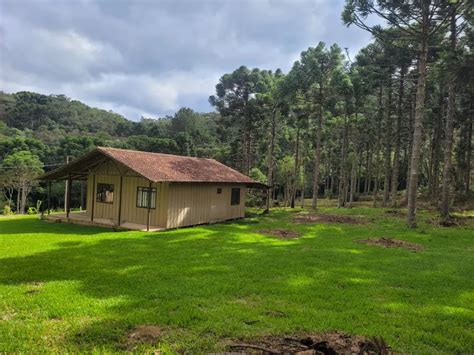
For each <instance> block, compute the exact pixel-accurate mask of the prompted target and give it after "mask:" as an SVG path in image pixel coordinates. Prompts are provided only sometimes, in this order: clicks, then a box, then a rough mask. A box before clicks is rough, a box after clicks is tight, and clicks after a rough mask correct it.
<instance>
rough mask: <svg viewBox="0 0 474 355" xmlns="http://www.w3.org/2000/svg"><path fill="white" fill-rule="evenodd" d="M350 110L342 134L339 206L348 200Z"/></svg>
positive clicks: (342, 205)
mask: <svg viewBox="0 0 474 355" xmlns="http://www.w3.org/2000/svg"><path fill="white" fill-rule="evenodd" d="M347 107H348V104H347V102H346V110H347V109H348V108H347ZM348 116H349V112H346V116H345V118H344V133H343V136H342V149H341V170H340V175H339V199H338V205H337V206H338V207H344V206H345V205H346V200H347V172H346V168H347V167H346V162H347V149H348V134H349V132H348V125H349V117H348Z"/></svg>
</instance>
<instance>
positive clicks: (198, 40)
mask: <svg viewBox="0 0 474 355" xmlns="http://www.w3.org/2000/svg"><path fill="white" fill-rule="evenodd" d="M343 3H344V1H343V0H287V1H284V0H274V1H272V0H232V1H230V0H180V1H178V0H174V1H173V0H169V1H168V0H154V1H152V0H138V1H131V0H130V1H125V0H109V1H106V0H104V1H98V0H95V1H91V0H0V90H2V91H5V92H16V91H20V90H29V91H35V92H40V93H43V94H65V95H67V96H69V97H71V98H73V99H78V100H81V101H83V102H85V103H87V104H89V105H91V106H95V107H99V108H104V109H108V110H113V111H116V112H119V113H121V114H122V115H124V116H125V117H127V118H129V119H133V120H138V119H140V117H141V116H147V117H157V116H163V115H165V114H172V113H173V112H175V111H176V110H177V109H178V108H179V107H182V106H187V107H191V108H193V109H195V110H197V111H210V110H212V108H211V107H210V106H209V104H208V101H207V99H208V97H209V95H211V94H213V93H214V87H215V85H216V83H217V82H218V80H219V77H220V76H222V74H224V73H226V72H230V71H232V70H234V69H236V68H237V67H239V66H240V65H246V66H248V67H259V68H262V69H277V68H281V69H282V70H283V71H285V72H286V71H288V70H289V68H290V67H291V65H292V63H293V62H294V61H295V60H296V59H297V58H298V56H299V53H300V52H301V51H302V50H304V49H306V48H307V47H309V46H314V45H316V44H317V43H318V42H319V41H324V42H326V43H328V44H332V43H334V42H336V43H338V44H339V45H340V46H341V47H343V48H344V47H348V48H349V50H350V53H351V56H354V55H355V53H356V52H357V50H358V49H360V48H361V47H363V46H365V45H366V44H367V43H368V42H369V41H370V36H369V35H368V34H367V33H365V32H364V31H362V30H359V29H357V28H352V27H351V28H350V29H347V28H346V27H345V26H344V25H343V24H342V22H341V20H340V14H341V11H342V8H343Z"/></svg>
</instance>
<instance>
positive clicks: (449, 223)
mask: <svg viewBox="0 0 474 355" xmlns="http://www.w3.org/2000/svg"><path fill="white" fill-rule="evenodd" d="M472 220H473V217H472V216H449V219H447V220H443V219H441V218H439V217H438V218H428V219H427V220H426V222H427V223H429V224H433V225H435V226H441V227H459V226H464V225H466V224H467V223H469V222H470V221H472Z"/></svg>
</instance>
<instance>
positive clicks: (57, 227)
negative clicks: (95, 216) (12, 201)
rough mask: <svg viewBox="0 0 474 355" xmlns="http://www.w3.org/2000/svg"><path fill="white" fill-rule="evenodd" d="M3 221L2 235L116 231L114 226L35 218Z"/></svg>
mask: <svg viewBox="0 0 474 355" xmlns="http://www.w3.org/2000/svg"><path fill="white" fill-rule="evenodd" d="M0 222H1V229H0V236H1V235H14V234H43V233H48V234H64V235H67V234H79V235H95V234H100V233H111V232H114V230H113V229H112V228H101V227H93V226H83V225H76V224H69V223H55V222H50V221H40V220H38V219H34V218H22V219H9V220H3V221H0Z"/></svg>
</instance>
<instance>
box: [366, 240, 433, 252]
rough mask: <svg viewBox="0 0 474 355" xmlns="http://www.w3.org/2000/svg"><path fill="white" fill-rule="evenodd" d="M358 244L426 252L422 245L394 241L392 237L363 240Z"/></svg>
mask: <svg viewBox="0 0 474 355" xmlns="http://www.w3.org/2000/svg"><path fill="white" fill-rule="evenodd" d="M357 242H358V243H364V244H369V245H376V246H380V247H383V248H403V249H407V250H412V251H422V250H424V247H423V246H422V245H420V244H415V243H410V242H406V241H404V240H400V239H393V238H391V237H381V238H369V239H362V240H358V241H357Z"/></svg>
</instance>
